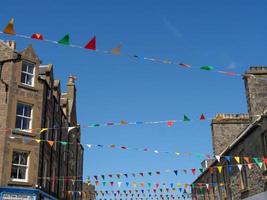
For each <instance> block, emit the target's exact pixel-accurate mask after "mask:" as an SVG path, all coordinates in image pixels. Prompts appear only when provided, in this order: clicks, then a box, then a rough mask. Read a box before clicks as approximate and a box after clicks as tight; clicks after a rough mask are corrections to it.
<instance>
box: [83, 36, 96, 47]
mask: <svg viewBox="0 0 267 200" xmlns="http://www.w3.org/2000/svg"><path fill="white" fill-rule="evenodd" d="M84 48H85V49H91V50H96V36H94V37H93V38H92V39H91V40H90V41H89V42H88V43H87V44H86V45H85V46H84Z"/></svg>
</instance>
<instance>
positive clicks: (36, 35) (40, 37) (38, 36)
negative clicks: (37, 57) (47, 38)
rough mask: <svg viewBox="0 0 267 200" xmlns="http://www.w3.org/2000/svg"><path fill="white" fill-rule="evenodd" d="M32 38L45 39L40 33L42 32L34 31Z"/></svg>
mask: <svg viewBox="0 0 267 200" xmlns="http://www.w3.org/2000/svg"><path fill="white" fill-rule="evenodd" d="M31 38H32V39H35V40H43V39H44V37H43V35H42V34H40V33H34V34H32V36H31Z"/></svg>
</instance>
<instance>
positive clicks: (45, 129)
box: [40, 128, 48, 134]
mask: <svg viewBox="0 0 267 200" xmlns="http://www.w3.org/2000/svg"><path fill="white" fill-rule="evenodd" d="M47 130H48V128H42V129H41V131H40V134H41V133H43V132H45V131H47Z"/></svg>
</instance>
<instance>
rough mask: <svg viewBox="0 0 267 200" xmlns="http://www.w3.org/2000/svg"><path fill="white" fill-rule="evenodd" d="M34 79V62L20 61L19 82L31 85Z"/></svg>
mask: <svg viewBox="0 0 267 200" xmlns="http://www.w3.org/2000/svg"><path fill="white" fill-rule="evenodd" d="M33 79H34V64H33V63H29V62H25V61H24V62H22V68H21V83H23V84H25V85H30V86H33V82H34V81H33Z"/></svg>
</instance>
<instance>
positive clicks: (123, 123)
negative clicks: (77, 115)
mask: <svg viewBox="0 0 267 200" xmlns="http://www.w3.org/2000/svg"><path fill="white" fill-rule="evenodd" d="M254 116H255V117H259V116H260V115H254ZM239 118H240V119H244V118H248V115H247V114H239ZM214 119H215V120H217V121H220V120H221V121H223V120H225V118H224V115H223V114H217V115H216V116H215V118H214V117H206V116H205V115H204V114H201V115H200V117H198V118H195V119H191V118H189V117H188V115H183V117H182V119H170V120H161V121H136V122H128V121H126V120H121V121H120V122H111V121H109V122H106V123H92V124H89V125H82V126H79V128H99V127H114V126H128V125H137V126H139V125H158V124H164V125H166V126H167V127H173V126H174V125H175V123H189V122H203V121H211V120H214ZM226 119H227V118H226ZM75 128H77V127H76V126H71V127H56V126H55V127H42V128H32V129H26V130H21V129H16V128H0V131H6V132H12V131H26V132H31V133H36V134H38V133H40V134H41V133H45V132H46V131H48V130H57V129H68V132H69V131H71V130H73V129H75Z"/></svg>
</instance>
